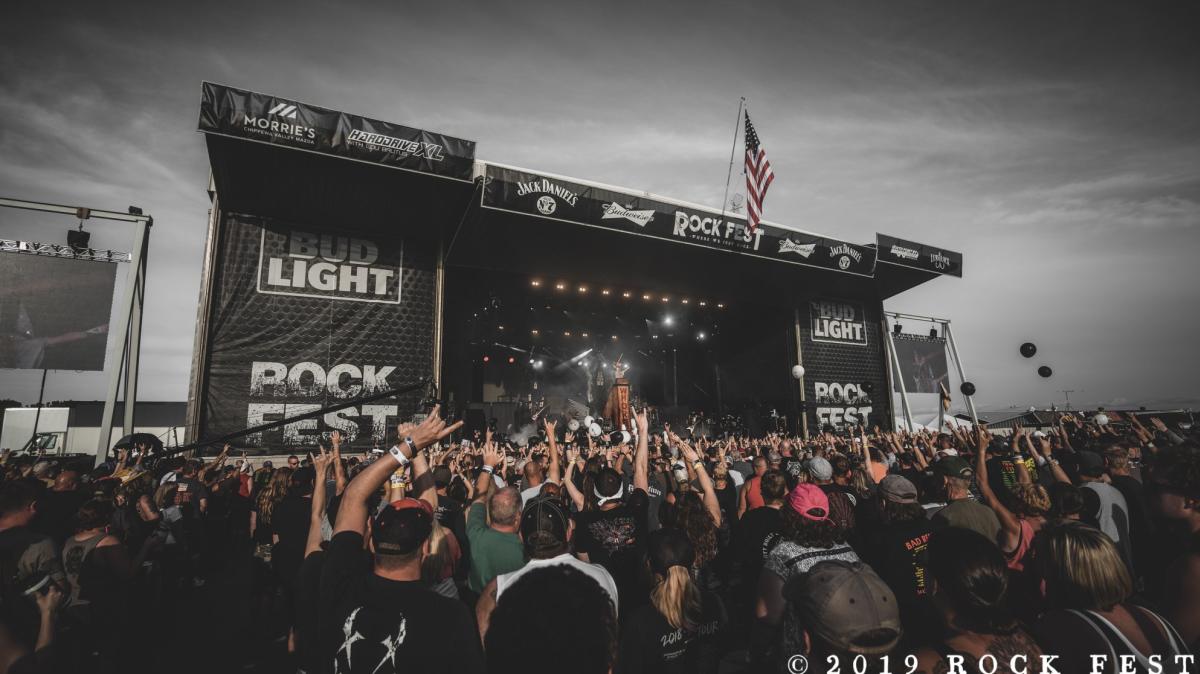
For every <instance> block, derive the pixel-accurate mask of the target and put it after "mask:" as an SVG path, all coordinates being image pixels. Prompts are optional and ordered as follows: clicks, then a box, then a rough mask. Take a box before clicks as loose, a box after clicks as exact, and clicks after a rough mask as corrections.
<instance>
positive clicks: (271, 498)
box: [250, 468, 292, 562]
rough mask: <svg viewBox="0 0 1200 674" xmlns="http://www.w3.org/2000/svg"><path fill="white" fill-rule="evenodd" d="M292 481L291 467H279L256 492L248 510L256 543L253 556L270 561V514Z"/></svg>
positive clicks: (281, 499) (272, 539)
mask: <svg viewBox="0 0 1200 674" xmlns="http://www.w3.org/2000/svg"><path fill="white" fill-rule="evenodd" d="M291 482H292V469H291V468H280V469H279V470H276V471H275V472H274V473H272V474H271V481H270V482H268V483H267V486H265V487H263V489H262V491H260V492H259V493H258V498H257V499H255V501H254V508H253V509H251V510H250V536H251V538H253V539H254V542H255V544H256V552H255V556H257V557H258V558H259V559H262V560H264V561H268V562H269V561H271V553H270V550H271V546H272V545H274V543H275V540H274V536H273V532H272V530H271V516H272V515H273V514H274V513H275V506H277V505H279V504H280V503H281V502H282V501H283V499H284V497H285V496H287V494H288V487H289V486H290V485H291Z"/></svg>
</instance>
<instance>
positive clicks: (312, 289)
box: [201, 213, 436, 452]
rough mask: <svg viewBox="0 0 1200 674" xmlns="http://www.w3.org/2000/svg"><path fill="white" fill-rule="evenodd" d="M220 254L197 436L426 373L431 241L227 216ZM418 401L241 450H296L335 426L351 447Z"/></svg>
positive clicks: (292, 427)
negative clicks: (258, 448) (251, 448)
mask: <svg viewBox="0 0 1200 674" xmlns="http://www.w3.org/2000/svg"><path fill="white" fill-rule="evenodd" d="M218 245H219V253H218V258H217V259H219V260H221V263H220V265H219V268H218V270H217V272H216V278H215V281H216V283H215V284H214V289H215V290H214V293H215V295H214V297H213V302H212V313H211V316H210V318H209V325H208V328H209V332H208V344H209V345H210V346H209V356H208V362H207V370H208V372H207V386H206V387H205V391H204V396H205V405H204V415H203V420H202V429H201V437H213V436H220V435H223V434H225V433H230V432H234V431H237V430H239V429H242V428H248V427H251V426H256V425H259V424H263V423H266V422H270V421H276V420H279V419H283V418H286V417H291V416H296V415H298V414H303V413H306V412H313V411H316V410H318V409H320V408H321V407H324V406H328V405H333V404H336V403H338V402H343V401H346V400H348V399H351V398H357V397H360V396H366V395H370V394H372V393H377V392H380V391H386V390H389V389H393V388H398V387H400V386H403V385H404V384H408V383H412V382H413V381H415V380H417V379H420V378H421V377H427V376H429V375H430V374H431V368H432V350H433V320H434V319H433V306H434V266H435V263H434V260H435V258H434V254H435V248H434V246H436V244H433V243H429V242H423V241H418V240H408V239H404V238H400V237H398V236H396V235H395V234H394V233H389V232H385V231H381V230H375V231H371V230H367V231H354V230H353V229H350V228H347V227H345V226H339V227H337V228H336V230H335V229H334V228H316V227H314V226H312V225H299V224H292V223H287V222H282V221H279V220H275V219H270V218H262V217H256V216H250V215H243V214H238V213H225V214H224V215H223V221H222V225H221V241H220V242H219V244H218ZM420 395H421V392H419V391H418V392H416V393H414V394H411V396H408V397H404V399H402V400H396V399H390V398H385V399H382V400H378V401H374V402H373V403H371V404H364V405H361V407H350V408H348V409H345V410H341V411H338V412H331V413H329V414H326V415H325V416H324V417H322V418H320V419H316V418H314V419H309V420H306V421H300V422H296V423H292V424H288V425H286V426H283V427H281V428H277V429H274V430H271V431H267V432H264V433H262V434H260V435H257V436H251V437H247V438H246V444H247V445H249V446H251V447H263V448H268V449H272V450H276V451H289V452H290V451H303V450H304V449H305V448H314V447H315V446H316V444H317V438H318V437H319V435H318V434H319V433H323V432H326V431H329V430H332V429H338V430H340V431H341V432H342V434H343V435H344V436H346V437H347V438H348V439H349V440H351V441H353V440H354V439H355V438H359V437H360V436H366V437H375V438H382V437H384V436H385V433H386V429H387V428H389V427H390V426H392V425H394V423H395V417H396V415H397V414H398V412H399V411H400V410H411V409H413V408H414V407H415V405H416V403H417V402H419V399H420ZM410 397H411V398H413V399H412V400H410V399H409V398H410ZM359 444H362V443H361V442H360V443H359Z"/></svg>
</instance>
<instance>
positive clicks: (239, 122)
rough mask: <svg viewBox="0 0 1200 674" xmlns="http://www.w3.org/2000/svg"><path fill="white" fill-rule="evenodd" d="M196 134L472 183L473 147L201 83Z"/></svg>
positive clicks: (457, 140) (458, 140)
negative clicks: (244, 140)
mask: <svg viewBox="0 0 1200 674" xmlns="http://www.w3.org/2000/svg"><path fill="white" fill-rule="evenodd" d="M200 130H201V131H203V132H205V133H216V134H221V135H225V136H234V137H236V138H245V139H248V140H256V141H260V142H263V143H270V144H272V145H282V146H285V147H293V148H298V149H301V150H311V151H314V152H319V153H321V154H328V155H333V156H336V157H344V158H347V159H355V160H359V161H365V162H370V163H372V164H380V165H383V166H392V167H395V168H402V169H407V170H411V171H418V172H421V173H428V174H431V175H437V176H443V177H447V178H455V179H458V180H471V171H472V169H473V166H474V162H475V142H474V141H470V140H462V139H461V138H453V137H451V136H444V135H442V134H438V133H432V132H430V131H422V130H420V129H413V128H411V127H407V126H401V125H399V124H390V123H388V122H381V121H378V120H374V119H367V118H366V117H359V116H357V115H350V114H346V113H344V112H338V111H336V110H329V109H327V108H319V107H317V106H315V105H308V104H305V103H299V102H296V101H294V100H291V99H285V98H277V97H274V96H268V95H266V94H259V93H255V92H252V91H246V90H244V89H234V88H232V87H226V86H222V85H220V84H213V83H211V82H205V83H204V85H203V92H202V98H201V101H200Z"/></svg>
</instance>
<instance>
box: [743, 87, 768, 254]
mask: <svg viewBox="0 0 1200 674" xmlns="http://www.w3.org/2000/svg"><path fill="white" fill-rule="evenodd" d="M772 180H775V173H774V172H773V171H771V162H769V161H767V151H766V150H764V149H762V145H760V144H759V142H758V133H757V132H755V131H754V125H753V124H751V123H750V112H749V111H747V112H746V215H747V217H748V219H749V220H750V231H751V232H752V233H753V232H754V230H755V229H758V221H759V220H762V206H763V199H765V198H766V196H767V188H768V187H770V186H771V181H772Z"/></svg>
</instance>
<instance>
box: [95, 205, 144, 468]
mask: <svg viewBox="0 0 1200 674" xmlns="http://www.w3.org/2000/svg"><path fill="white" fill-rule="evenodd" d="M151 222H152V221H151V220H150V219H149V218H147V219H145V220H141V221H139V223H138V224H139V225H140V226H139V227H138V228H137V232H136V233H135V234H134V246H133V253H132V255H133V259H132V260H131V262H132V263H133V264H131V265H130V267H129V273H128V274H127V276H126V280H125V296H124V298H123V300H122V302H121V305H120V306H121V307H122V309H123V312H122V316H120V318H119V319H118V320H117V321H116V328H117V329H116V331H115V332H114V333H113V334H112V336H111V337H110V338H109V339H110V341H109V344H110V348H109V352H108V358H107V360H106V361H105V362H106V364H107V366H108V368H109V375H108V392H107V393H106V394H105V396H104V416H103V418H101V419H100V439H99V440H98V441H97V445H96V465H97V466H98V465H100V464H102V463H104V462H105V461H106V460H107V459H108V450H109V445H110V444H111V442H112V425H113V413H114V412H115V411H116V407H117V390H118V389H120V387H121V374H122V371H123V366H124V365H125V363H126V360H127V359H128V357H129V353H128V352H127V349H128V347H129V345H130V340H129V331H130V330H131V329H132V328H134V327H137V328H140V327H141V322H140V320H139V322H138V324H137V325H136V326H134V324H133V320H132V319H133V316H134V303H135V302H136V301H137V284H138V277H139V276H140V274H141V270H142V264H143V262H142V258H143V256H144V255H145V253H146V251H147V246H148V243H149V242H148V239H149V237H150V224H151ZM117 352H121V353H120V354H119V355H118V353H117ZM135 402H136V401H135V400H134V399H133V398H131V397H130V395H129V392H128V391H126V393H125V406H126V407H127V408H128V407H129V406H131V405H133V404H135Z"/></svg>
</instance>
